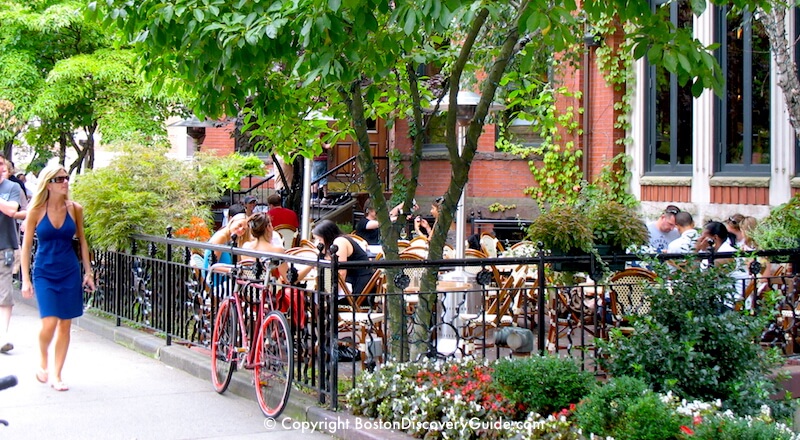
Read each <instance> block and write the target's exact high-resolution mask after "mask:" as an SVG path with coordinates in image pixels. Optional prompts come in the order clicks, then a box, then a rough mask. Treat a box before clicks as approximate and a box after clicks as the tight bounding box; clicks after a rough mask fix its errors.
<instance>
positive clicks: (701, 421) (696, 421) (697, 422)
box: [692, 416, 703, 425]
mask: <svg viewBox="0 0 800 440" xmlns="http://www.w3.org/2000/svg"><path fill="white" fill-rule="evenodd" d="M692 423H694V424H695V425H699V424H701V423H703V418H702V417H700V416H694V418H693V419H692Z"/></svg>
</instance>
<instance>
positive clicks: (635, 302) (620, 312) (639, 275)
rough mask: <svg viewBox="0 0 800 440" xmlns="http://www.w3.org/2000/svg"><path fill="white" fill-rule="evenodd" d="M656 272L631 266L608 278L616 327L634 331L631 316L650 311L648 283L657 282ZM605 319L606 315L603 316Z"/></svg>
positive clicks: (625, 332)
mask: <svg viewBox="0 0 800 440" xmlns="http://www.w3.org/2000/svg"><path fill="white" fill-rule="evenodd" d="M655 282H656V274H655V273H653V272H651V271H649V270H647V269H642V268H639V267H631V268H628V269H625V270H623V271H620V272H617V273H615V274H614V275H612V276H611V278H609V280H608V284H609V285H608V289H609V304H608V307H609V308H610V311H611V319H612V324H613V325H614V327H617V328H620V329H621V330H622V332H623V334H631V333H633V328H632V327H630V323H629V317H632V316H642V315H646V314H648V313H650V300H649V299H648V298H647V285H648V284H655ZM604 315H605V314H604ZM601 318H603V320H605V316H602V317H601Z"/></svg>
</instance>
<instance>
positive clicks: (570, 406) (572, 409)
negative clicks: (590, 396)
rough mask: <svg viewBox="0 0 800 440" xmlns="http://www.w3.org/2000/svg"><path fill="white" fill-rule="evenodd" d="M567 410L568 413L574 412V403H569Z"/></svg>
mask: <svg viewBox="0 0 800 440" xmlns="http://www.w3.org/2000/svg"><path fill="white" fill-rule="evenodd" d="M569 410H570V411H575V404H574V403H570V404H569Z"/></svg>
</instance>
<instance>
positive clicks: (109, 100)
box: [0, 0, 180, 170]
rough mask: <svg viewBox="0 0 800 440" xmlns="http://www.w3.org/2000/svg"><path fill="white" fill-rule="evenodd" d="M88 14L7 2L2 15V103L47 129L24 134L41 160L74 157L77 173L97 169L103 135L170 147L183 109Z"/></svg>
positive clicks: (58, 2) (49, 4)
mask: <svg viewBox="0 0 800 440" xmlns="http://www.w3.org/2000/svg"><path fill="white" fill-rule="evenodd" d="M84 7H85V4H84V3H83V2H80V1H75V0H55V1H46V2H31V1H16V0H8V1H6V2H5V3H4V5H3V7H2V8H0V54H2V56H0V99H3V98H5V99H9V100H11V102H13V103H14V105H15V107H16V109H15V116H16V118H17V120H18V121H23V122H26V121H30V120H39V121H41V123H40V124H36V126H29V127H27V130H26V131H27V132H26V133H25V139H26V141H27V142H28V143H29V144H30V145H31V146H33V147H34V148H35V154H36V156H37V158H39V159H41V160H47V159H48V158H49V157H51V156H54V155H60V156H63V154H64V153H63V151H64V150H66V149H67V148H73V149H75V151H76V152H77V153H78V156H79V157H78V159H77V160H76V161H75V162H74V163H72V164H70V165H69V166H68V169H70V170H73V169H78V170H80V169H82V168H84V167H85V168H91V167H92V166H93V163H92V162H93V158H94V153H93V152H92V151H91V150H92V149H93V148H94V143H95V142H94V134H95V133H96V132H97V131H98V130H99V131H101V132H102V133H103V140H104V142H105V143H106V144H108V143H111V142H120V143H135V144H143V145H165V144H166V142H167V139H166V133H165V132H164V120H165V119H166V117H167V116H168V115H170V114H172V112H173V111H175V110H177V109H179V108H180V106H179V105H177V103H176V100H175V99H169V98H166V97H165V96H164V95H159V94H158V93H154V92H153V91H152V89H151V88H150V87H149V86H148V85H147V84H146V83H145V82H144V81H143V80H142V77H141V75H140V74H139V72H138V68H137V66H136V65H135V63H134V59H135V57H134V56H133V54H132V53H131V52H130V51H129V50H126V49H116V48H114V45H115V41H114V38H113V34H112V33H111V32H108V31H107V30H106V29H105V28H104V27H102V26H100V24H99V23H96V22H94V21H91V20H87V18H86V17H85V16H84V14H83V13H82V10H83V9H84ZM170 80H171V78H170V77H168V76H165V78H164V81H170ZM20 128H21V127H20ZM18 129H19V128H18ZM79 130H82V131H85V132H86V133H87V135H88V136H89V142H87V143H86V144H81V143H78V142H77V141H76V140H75V139H74V133H75V132H76V131H79ZM11 134H12V135H14V134H15V132H14V130H12V131H11ZM0 138H5V139H3V140H7V139H8V135H7V134H4V133H0ZM56 144H60V146H61V147H62V148H63V149H58V148H55V145H56ZM87 149H88V150H89V151H87ZM63 159H64V158H63V157H61V160H63Z"/></svg>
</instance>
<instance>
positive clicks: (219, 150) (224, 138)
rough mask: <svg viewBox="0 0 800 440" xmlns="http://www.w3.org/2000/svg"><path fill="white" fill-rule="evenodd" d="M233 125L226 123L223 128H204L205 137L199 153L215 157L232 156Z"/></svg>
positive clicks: (233, 148)
mask: <svg viewBox="0 0 800 440" xmlns="http://www.w3.org/2000/svg"><path fill="white" fill-rule="evenodd" d="M233 130H234V124H233V123H232V122H231V123H228V124H227V125H225V126H223V127H219V128H217V127H206V137H205V139H204V140H203V143H202V144H201V145H200V151H202V152H203V153H210V154H213V155H216V156H227V155H229V154H233V153H234V150H235V146H236V142H235V141H234V139H233V138H232V137H231V133H232V132H233Z"/></svg>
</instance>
